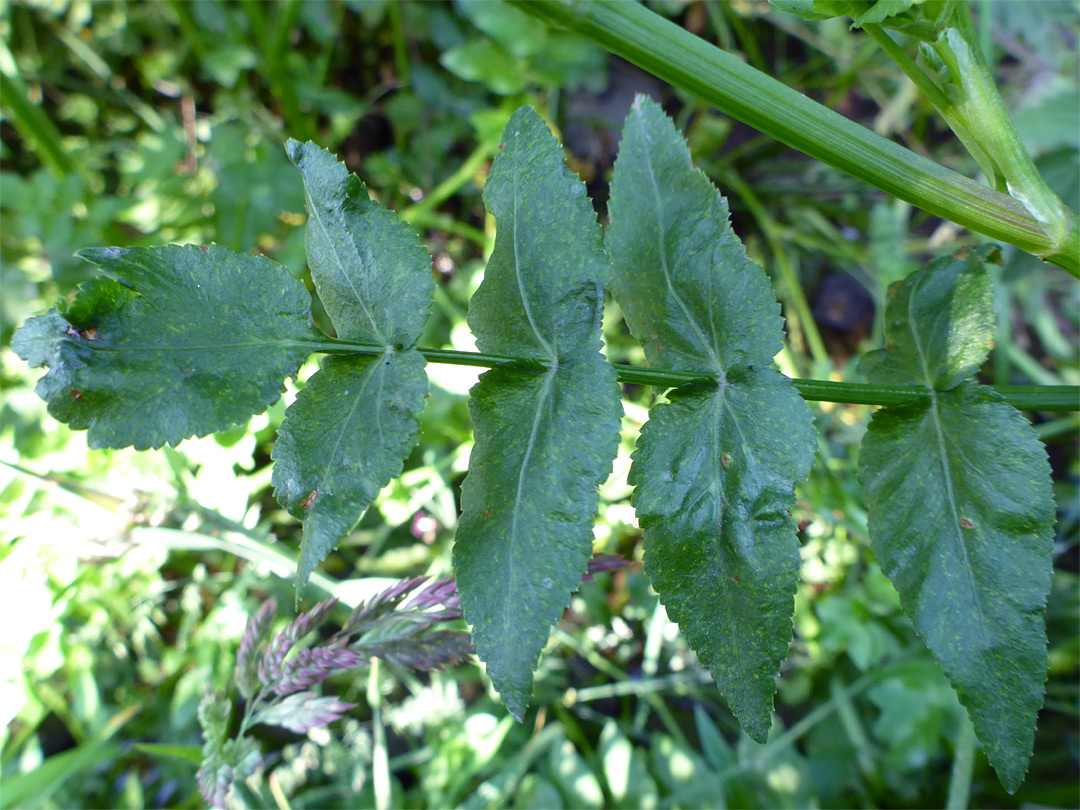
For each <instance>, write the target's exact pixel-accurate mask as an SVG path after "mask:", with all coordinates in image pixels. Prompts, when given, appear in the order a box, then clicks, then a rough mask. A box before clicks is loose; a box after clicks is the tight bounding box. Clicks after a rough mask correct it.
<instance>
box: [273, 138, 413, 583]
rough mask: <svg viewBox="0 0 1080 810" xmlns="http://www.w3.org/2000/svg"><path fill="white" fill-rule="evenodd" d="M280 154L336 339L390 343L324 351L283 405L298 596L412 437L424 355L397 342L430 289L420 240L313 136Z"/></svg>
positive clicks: (282, 495) (281, 455)
mask: <svg viewBox="0 0 1080 810" xmlns="http://www.w3.org/2000/svg"><path fill="white" fill-rule="evenodd" d="M286 151H287V152H288V154H289V157H290V158H291V159H292V161H293V162H294V163H295V164H296V165H297V167H298V168H299V169H300V173H301V174H302V175H303V177H304V191H305V194H306V197H307V208H308V223H307V232H306V245H307V254H308V265H309V266H310V268H311V278H312V281H314V282H315V288H316V289H317V290H318V291H319V297H320V299H321V300H322V302H323V305H324V306H325V307H326V310H327V312H328V313H329V314H330V317H331V318H332V319H333V322H334V326H335V328H336V329H337V333H338V336H339V337H342V338H350V339H353V340H358V341H362V342H367V343H375V344H377V345H380V346H384V347H386V351H385V352H384V353H383V354H382V355H380V356H377V357H363V358H331V359H329V360H327V361H326V362H325V363H324V364H323V367H322V368H321V369H320V370H319V371H318V372H317V373H316V374H315V375H314V376H313V377H312V378H311V380H310V382H309V384H308V387H307V388H306V389H305V390H304V391H303V392H302V393H301V395H300V396H299V397H298V398H297V401H296V402H295V403H294V404H293V405H292V406H291V407H290V408H289V410H288V411H287V412H286V414H285V421H284V423H282V426H281V430H280V432H279V436H280V439H279V441H278V443H277V444H276V445H275V446H274V453H273V457H274V460H275V462H276V463H275V465H274V489H275V494H276V495H277V498H278V500H279V501H280V502H281V503H282V505H284V506H285V507H286V508H287V509H288V510H289V511H290V512H291V513H292V514H293V515H295V516H296V517H298V518H300V519H301V520H303V522H304V535H303V539H302V540H301V545H300V567H299V569H298V570H297V575H296V583H297V599H299V598H300V594H301V593H302V591H303V588H304V584H305V583H306V582H307V579H308V576H309V575H310V573H311V571H312V570H313V569H314V568H315V566H317V565H318V564H319V563H320V562H322V561H323V560H324V559H326V555H327V554H329V553H330V552H331V551H333V550H334V549H335V548H336V547H337V545H338V543H339V542H340V541H341V538H342V537H344V536H345V535H346V534H347V533H348V532H349V530H350V529H351V528H352V527H353V526H354V525H355V524H356V522H357V521H358V520H359V519H360V516H361V515H362V514H363V513H364V510H366V509H367V508H368V506H369V505H370V504H371V502H372V501H373V500H374V499H375V496H376V495H378V494H379V490H380V489H382V488H383V487H384V486H386V485H387V484H388V483H390V481H392V480H393V479H394V478H396V477H397V476H398V474H399V473H400V472H401V467H402V464H403V462H404V460H405V457H406V456H407V455H408V454H409V452H410V451H411V450H412V448H413V446H414V445H415V444H416V437H417V434H418V433H419V425H418V424H417V421H416V419H417V414H418V413H419V412H420V411H421V410H422V409H423V407H424V398H425V397H426V396H427V376H426V375H425V373H424V364H425V361H424V358H423V357H421V356H420V354H419V353H417V352H416V351H414V350H408V351H405V352H404V353H402V352H399V351H398V349H401V348H405V349H408V348H409V347H411V346H412V345H413V343H415V342H416V339H417V338H418V337H419V336H420V330H421V329H423V327H424V321H426V320H427V314H428V308H429V307H430V306H431V296H432V292H433V286H432V280H431V260H430V259H429V258H428V254H427V251H426V250H424V246H423V245H421V244H420V241H419V240H418V239H417V238H416V236H415V234H413V233H412V231H410V230H409V226H408V225H406V224H405V223H403V222H399V221H398V219H397V217H395V216H394V214H393V213H391V212H390V211H388V210H386V209H385V208H383V207H382V206H381V205H379V204H378V203H376V202H374V201H372V200H371V199H370V198H369V197H368V195H367V190H366V189H365V188H364V185H363V183H361V182H360V181H359V180H358V179H357V178H356V176H355V175H350V174H349V173H348V171H347V170H346V169H345V165H344V164H343V163H340V162H338V160H337V158H335V157H334V156H333V155H332V154H330V153H329V152H327V151H326V150H325V149H320V148H319V147H317V146H315V145H314V144H312V143H306V144H301V143H298V142H297V141H289V142H288V144H286Z"/></svg>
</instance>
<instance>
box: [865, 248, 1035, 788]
mask: <svg viewBox="0 0 1080 810" xmlns="http://www.w3.org/2000/svg"><path fill="white" fill-rule="evenodd" d="M988 255H989V254H987V253H986V252H984V251H980V250H969V251H966V252H964V253H962V254H959V255H956V256H950V257H945V258H943V259H939V260H937V261H935V262H932V263H931V264H930V265H929V266H927V267H926V268H925V269H924V270H921V271H919V272H917V273H913V274H912V275H911V276H909V277H908V278H907V279H905V280H904V281H903V282H901V283H900V285H899V286H897V287H896V288H895V289H894V291H893V294H892V295H891V297H890V300H889V303H888V306H887V308H886V312H885V319H886V324H887V328H886V336H887V338H888V340H889V344H890V347H891V349H892V351H890V352H889V353H888V354H886V353H885V352H881V351H878V352H873V353H871V354H870V355H868V356H867V357H866V358H865V361H866V364H867V366H868V372H867V374H868V377H870V379H872V380H873V381H874V382H877V383H880V384H911V383H912V382H915V383H919V384H922V385H926V386H927V387H929V388H931V389H932V390H934V396H932V397H930V398H927V399H926V400H924V401H922V402H919V403H914V404H911V405H906V406H903V407H887V408H881V409H880V410H878V411H877V413H875V414H874V417H873V419H872V420H871V422H870V426H869V429H868V430H867V433H866V435H865V437H864V438H863V442H862V447H861V449H860V452H859V470H858V474H859V480H860V481H861V482H862V485H863V489H864V491H865V497H866V502H867V506H868V507H869V519H868V528H869V533H870V542H871V545H872V546H873V549H874V554H875V555H876V556H877V558H878V561H879V562H880V563H881V568H882V571H884V572H885V574H886V575H887V576H888V577H889V578H890V579H891V580H892V581H893V584H894V585H895V586H896V589H897V591H898V592H899V594H900V603H901V605H902V606H903V608H904V612H905V613H907V614H908V616H910V617H911V619H912V622H913V624H914V626H915V630H916V631H917V632H918V633H919V635H920V636H922V638H923V639H924V640H925V642H926V646H927V647H928V648H929V650H930V652H931V653H932V654H933V656H934V658H935V659H936V660H937V662H938V664H939V665H940V666H941V668H942V670H943V671H944V672H945V675H946V676H947V677H948V679H949V681H950V682H951V683H952V685H953V687H954V688H955V689H956V691H957V694H958V695H959V697H960V702H961V703H962V704H963V705H964V707H965V708H966V709H967V711H968V714H969V716H970V717H971V721H972V725H973V726H974V728H975V733H976V736H977V737H978V739H979V741H980V742H981V743H982V748H983V751H984V752H985V753H986V756H987V758H988V759H989V760H990V764H991V765H992V766H993V767H994V769H995V770H996V771H997V773H998V777H999V778H1000V780H1001V783H1002V785H1004V786H1005V788H1006V789H1007V790H1009V792H1013V791H1015V790H1016V788H1017V787H1018V786H1019V785H1020V783H1021V782H1022V781H1023V778H1024V774H1025V773H1026V771H1027V767H1028V760H1029V759H1030V757H1031V752H1032V746H1033V742H1034V734H1035V726H1036V720H1037V716H1038V711H1039V708H1040V707H1041V706H1042V703H1043V687H1044V682H1045V680H1046V671H1047V641H1046V628H1045V622H1044V611H1045V607H1046V600H1047V595H1048V593H1049V590H1050V573H1051V568H1052V555H1053V526H1054V518H1055V507H1054V498H1053V491H1052V488H1051V480H1050V467H1049V463H1048V461H1047V456H1046V450H1045V449H1044V448H1043V446H1042V444H1041V443H1040V442H1039V440H1038V437H1037V436H1036V435H1035V432H1034V430H1033V429H1032V427H1031V425H1030V423H1029V422H1028V421H1027V420H1026V419H1025V418H1024V417H1023V416H1022V415H1021V414H1020V413H1019V412H1017V411H1016V410H1015V409H1013V408H1011V407H1009V406H1008V405H1006V404H1005V403H1003V402H1002V401H1001V399H1000V397H998V396H997V394H995V393H994V392H993V391H992V390H990V389H988V388H984V387H983V386H980V385H978V384H976V383H975V382H973V381H971V380H970V379H967V378H968V377H970V376H971V375H973V374H974V373H975V371H976V370H977V369H978V366H979V364H981V362H982V361H983V360H984V359H985V357H986V354H987V352H988V351H989V341H990V337H991V333H992V323H993V322H992V313H991V303H992V301H991V297H990V290H989V282H988V280H987V279H986V274H985V273H984V272H983V270H982V266H981V262H982V260H983V259H984V258H987V257H988Z"/></svg>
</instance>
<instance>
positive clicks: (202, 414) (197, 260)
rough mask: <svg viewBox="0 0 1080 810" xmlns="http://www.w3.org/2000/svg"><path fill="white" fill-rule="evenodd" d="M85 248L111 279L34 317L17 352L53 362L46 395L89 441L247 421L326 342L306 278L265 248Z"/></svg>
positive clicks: (137, 441) (44, 383) (203, 430)
mask: <svg viewBox="0 0 1080 810" xmlns="http://www.w3.org/2000/svg"><path fill="white" fill-rule="evenodd" d="M79 255H80V256H82V257H83V258H85V259H87V260H89V261H92V262H94V263H95V264H97V265H98V266H100V267H101V268H102V269H103V270H104V271H105V272H106V273H107V274H109V276H110V278H108V279H95V280H92V281H90V282H87V283H86V284H84V285H83V286H82V287H81V288H80V292H79V295H78V296H77V297H76V298H75V299H74V301H72V302H71V304H70V305H68V306H67V307H66V308H65V309H64V311H63V312H59V311H57V310H53V311H51V312H49V313H47V314H45V315H41V316H39V317H37V318H33V319H31V320H29V321H27V323H26V325H25V326H24V327H23V328H22V329H20V330H19V332H18V333H17V334H16V335H15V337H14V338H13V340H12V348H14V349H15V351H16V352H17V353H18V354H19V355H20V356H21V357H22V358H23V359H25V360H27V361H28V362H29V363H30V364H31V365H34V366H42V365H44V366H48V367H49V368H50V371H49V373H48V374H46V375H45V377H43V378H42V379H41V380H40V381H39V382H38V388H37V390H38V393H39V394H40V395H41V397H42V398H43V399H45V400H47V401H48V403H49V412H50V413H52V414H53V416H55V417H56V418H57V419H59V420H60V421H62V422H67V423H68V424H70V425H71V426H72V427H73V428H76V429H83V430H89V442H90V445H91V446H92V447H135V448H136V449H140V450H145V449H147V448H150V447H160V446H161V445H163V444H166V443H168V444H173V445H175V444H177V443H178V442H180V441H182V440H184V439H186V438H189V437H191V436H205V435H206V434H208V433H212V432H214V431H218V430H224V429H225V428H228V427H230V426H231V425H233V424H236V423H238V422H243V421H244V420H246V419H247V418H248V417H250V416H251V415H252V414H256V413H261V412H262V411H263V410H265V409H266V407H267V406H268V405H269V404H270V403H272V402H273V401H274V400H276V399H277V398H278V397H279V396H280V395H281V391H282V381H283V380H284V379H285V378H286V377H287V376H289V375H290V374H294V373H295V372H296V370H297V369H298V368H299V367H300V363H301V362H303V360H304V358H305V357H307V356H308V354H309V353H310V351H311V349H310V348H309V346H308V344H309V343H310V342H311V341H313V340H316V339H317V338H318V333H317V332H316V331H315V329H314V328H313V327H312V325H311V320H310V317H309V314H308V312H309V307H310V299H309V297H308V294H307V292H306V291H305V290H304V285H303V284H301V283H300V282H299V281H297V280H296V279H294V278H293V277H292V276H291V275H289V273H288V272H287V271H286V270H285V269H284V268H282V267H280V266H278V265H276V264H274V263H273V262H271V261H269V260H268V259H266V258H263V257H261V256H250V255H247V254H239V253H232V252H231V251H228V250H226V249H225V248H222V247H220V246H218V245H211V246H210V248H208V249H202V248H199V247H196V246H194V245H190V246H187V247H176V246H172V245H170V246H166V247H158V248H127V249H124V248H95V249H91V250H84V251H82V252H81V253H80V254H79Z"/></svg>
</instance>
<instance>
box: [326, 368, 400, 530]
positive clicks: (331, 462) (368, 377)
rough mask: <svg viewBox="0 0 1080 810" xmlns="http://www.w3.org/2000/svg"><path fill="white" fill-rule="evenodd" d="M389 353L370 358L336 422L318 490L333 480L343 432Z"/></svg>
mask: <svg viewBox="0 0 1080 810" xmlns="http://www.w3.org/2000/svg"><path fill="white" fill-rule="evenodd" d="M390 354H391V352H390V351H389V350H387V351H386V352H385V353H383V354H382V355H381V356H379V357H373V358H371V359H372V362H371V367H370V368H369V369H368V370H367V373H366V374H364V377H363V379H362V381H361V383H360V390H359V391H357V392H356V396H355V397H353V401H352V404H351V405H350V406H349V413H348V414H347V415H346V416H345V418H344V419H342V420H341V421H339V422H338V428H339V430H338V435H337V439H336V441H335V442H334V449H333V450H332V451H330V457H329V459H328V460H327V463H326V468H325V469H324V470H323V475H322V478H321V479H320V480H319V492H325V491H326V489H325V487H326V486H327V484H328V483H329V482H330V481H332V480H333V475H334V474H333V470H334V468H335V467H336V466H337V460H338V453H339V452H340V450H341V443H342V442H343V441H344V440H345V434H346V433H348V432H349V431H348V429H347V428H348V426H349V425H350V424H351V422H352V420H353V417H354V416H356V411H357V409H358V408H359V407H360V402H361V400H363V398H364V396H363V395H364V392H365V391H366V390H367V387H368V385H370V384H371V381H372V380H373V379H374V378H375V376H376V375H377V373H378V372H379V371H380V370H381V369H382V368H383V367H384V365H383V361H384V360H385V359H386V358H387V357H388V356H390ZM379 410H380V409H379V408H376V409H375V412H376V414H378V413H379ZM379 438H380V439H381V438H382V427H381V425H380V426H379ZM377 446H380V447H381V446H382V443H381V441H380V442H379V444H378V445H377ZM317 504H318V501H317V500H316V505H317ZM314 514H315V512H314V510H312V511H311V512H309V513H308V516H309V518H310V517H312V516H314Z"/></svg>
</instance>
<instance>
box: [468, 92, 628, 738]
mask: <svg viewBox="0 0 1080 810" xmlns="http://www.w3.org/2000/svg"><path fill="white" fill-rule="evenodd" d="M503 144H504V147H503V149H502V151H501V152H500V153H499V154H498V155H497V156H496V157H495V160H494V162H493V164H492V169H491V174H490V176H489V178H488V181H487V183H486V185H485V187H484V202H485V204H486V205H487V207H488V210H489V211H490V212H491V213H492V214H493V215H494V216H495V220H496V223H497V232H496V236H495V246H494V249H493V251H492V253H491V257H490V259H489V261H488V265H487V269H486V271H485V274H484V281H483V284H482V285H481V286H480V289H479V290H477V292H476V294H475V295H474V296H473V299H472V301H471V302H470V305H469V324H470V326H471V327H472V328H473V331H474V333H475V334H476V336H477V344H478V346H480V347H481V349H482V350H483V351H487V352H493V353H505V354H513V355H517V356H522V355H525V356H528V357H530V358H533V359H538V360H540V361H541V362H543V363H545V364H546V365H547V368H546V369H541V370H539V371H538V370H536V369H535V368H532V367H530V368H526V367H524V366H523V365H522V366H506V367H501V368H494V369H492V370H490V371H488V372H485V373H484V374H483V375H482V376H481V378H480V381H479V382H478V383H477V385H476V386H475V387H474V388H473V389H472V391H471V397H470V400H469V409H470V412H471V413H472V416H473V425H474V432H475V436H476V444H475V447H474V449H473V453H472V458H471V462H470V469H469V475H468V477H467V478H466V479H465V482H464V484H463V486H462V493H461V503H462V516H461V521H460V523H459V525H458V531H457V538H456V541H455V546H454V564H455V567H456V569H457V572H458V580H457V581H458V589H459V593H460V595H461V608H462V611H463V613H464V616H465V620H466V621H467V622H469V623H470V624H471V625H472V626H473V640H474V642H475V644H476V649H477V654H478V655H479V656H480V658H481V659H482V660H483V661H484V662H485V663H486V664H487V672H488V675H489V677H490V678H491V681H492V683H493V684H494V685H495V688H496V689H497V690H498V691H499V694H500V695H501V697H502V700H503V703H504V705H505V706H506V709H507V711H508V712H510V714H511V715H513V716H514V717H515V719H517V720H518V721H521V720H522V718H523V717H524V715H525V711H526V707H527V706H528V701H529V696H530V694H531V692H532V672H533V669H534V668H535V667H536V663H537V661H538V660H539V657H540V653H541V651H542V649H543V647H544V644H545V642H546V641H547V639H548V637H549V635H550V632H551V627H552V625H553V624H554V623H555V622H556V621H558V619H559V616H561V615H562V612H563V609H564V608H565V607H566V605H568V604H569V602H570V597H571V594H572V593H573V591H574V590H576V589H577V587H578V585H579V583H580V581H581V577H582V575H583V574H584V573H585V572H586V570H587V567H588V563H589V559H590V557H591V556H592V526H593V515H594V513H595V510H596V505H597V500H598V495H597V487H598V486H599V485H600V484H601V483H602V482H603V480H604V479H605V478H606V477H607V475H608V474H609V473H610V471H611V460H612V459H613V458H614V456H615V452H616V450H617V447H618V431H619V424H620V421H619V420H620V414H621V408H620V406H619V394H620V392H619V387H618V384H617V383H616V381H615V374H614V369H613V368H612V367H611V366H610V365H609V364H608V363H607V362H606V361H605V360H604V358H603V356H602V355H601V354H600V353H599V351H598V349H599V347H600V345H601V341H600V315H601V312H602V308H603V288H604V284H605V283H606V281H607V278H608V274H609V269H608V263H607V258H606V256H605V254H604V250H603V245H602V242H601V232H600V226H599V225H598V223H597V221H596V214H595V212H594V211H593V208H592V205H591V203H590V202H589V199H588V197H587V195H586V194H585V192H584V184H583V183H582V182H581V180H580V179H579V178H577V177H576V176H575V175H574V174H573V173H572V172H571V171H570V170H569V169H567V168H566V165H565V162H564V157H563V151H562V148H561V146H560V145H559V143H558V141H557V140H556V139H555V137H554V136H553V135H552V133H551V131H550V129H548V127H547V125H546V124H545V123H544V122H543V121H542V120H541V119H540V117H539V116H538V115H537V114H536V113H535V112H534V111H533V110H531V109H529V108H522V109H520V110H518V111H517V112H516V113H514V115H513V116H512V117H511V119H510V122H509V123H508V124H507V126H506V129H505V130H504V132H503Z"/></svg>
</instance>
